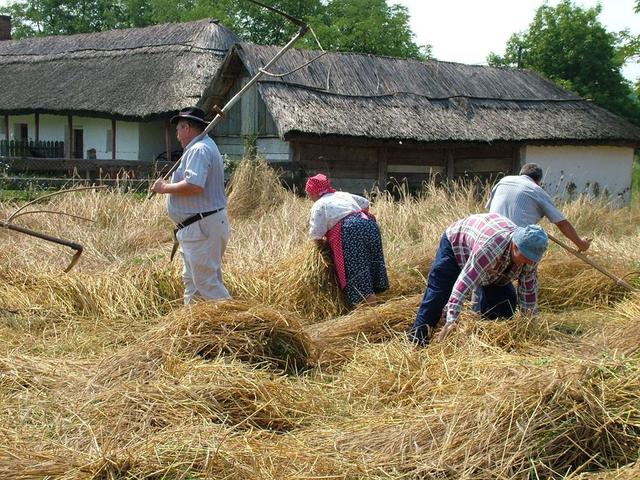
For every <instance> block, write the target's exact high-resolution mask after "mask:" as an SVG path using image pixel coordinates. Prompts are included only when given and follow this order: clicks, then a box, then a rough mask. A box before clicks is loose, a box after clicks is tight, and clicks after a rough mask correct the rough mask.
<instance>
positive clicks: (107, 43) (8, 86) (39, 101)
mask: <svg viewBox="0 0 640 480" xmlns="http://www.w3.org/2000/svg"><path fill="white" fill-rule="evenodd" d="M237 41H238V38H237V37H236V35H235V34H234V33H233V32H231V31H230V30H228V29H227V28H225V27H224V26H222V25H220V24H218V23H217V22H215V21H212V20H199V21H197V22H189V23H170V24H164V25H155V26H152V27H146V28H130V29H124V30H112V31H108V32H100V33H88V34H78V35H69V36H55V37H41V38H29V39H25V40H14V41H5V42H0V85H2V86H3V88H2V89H0V113H2V114H9V115H17V114H22V113H33V112H40V113H64V114H73V115H109V116H112V117H116V118H118V119H127V120H133V119H135V120H148V119H152V118H159V117H162V116H164V115H166V114H167V113H168V112H175V111H177V110H180V108H183V107H184V106H185V105H188V104H190V103H195V102H197V101H198V100H199V99H200V96H201V95H202V92H203V91H204V89H205V87H206V86H207V85H208V84H209V82H210V81H211V79H212V78H213V76H214V75H215V74H216V72H217V70H218V67H219V66H220V65H221V63H222V58H223V57H224V56H225V55H226V53H227V51H228V49H229V48H230V47H231V46H232V45H233V44H234V43H235V42H237Z"/></svg>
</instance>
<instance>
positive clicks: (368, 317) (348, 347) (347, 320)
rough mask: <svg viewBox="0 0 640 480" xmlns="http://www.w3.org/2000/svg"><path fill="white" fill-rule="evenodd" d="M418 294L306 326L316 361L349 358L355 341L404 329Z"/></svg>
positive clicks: (375, 339)
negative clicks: (314, 345)
mask: <svg viewBox="0 0 640 480" xmlns="http://www.w3.org/2000/svg"><path fill="white" fill-rule="evenodd" d="M420 298H421V296H418V295H415V296H412V297H408V298H398V299H395V300H390V301H388V302H386V303H384V304H382V305H378V306H375V307H370V306H367V305H361V306H359V307H358V308H356V309H355V310H354V311H353V312H351V313H350V314H348V315H345V316H343V317H338V318H335V319H332V320H326V321H324V322H321V323H318V324H315V325H310V326H308V327H306V329H305V331H306V332H307V334H308V335H309V337H310V338H311V339H312V340H313V341H314V342H315V344H316V348H317V355H318V362H319V363H321V364H324V365H327V364H339V363H341V362H342V361H344V360H346V359H348V358H350V357H351V356H352V354H353V352H354V350H355V348H356V346H357V344H358V341H359V340H364V341H367V342H381V341H384V340H388V339H390V338H392V337H394V336H395V335H396V334H398V333H403V332H406V331H407V330H408V329H409V327H410V326H411V325H412V323H413V321H414V320H415V315H416V310H417V308H418V305H419V304H420Z"/></svg>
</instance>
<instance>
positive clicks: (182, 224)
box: [151, 107, 231, 304]
mask: <svg viewBox="0 0 640 480" xmlns="http://www.w3.org/2000/svg"><path fill="white" fill-rule="evenodd" d="M204 117H205V115H204V112H203V111H202V110H201V109H199V108H197V107H188V108H184V109H182V110H180V113H178V114H177V115H175V116H174V117H173V118H172V119H171V123H173V124H175V125H176V135H177V137H178V141H179V142H180V144H181V145H182V148H183V149H184V154H183V156H182V159H181V161H180V166H179V167H178V168H177V169H176V171H175V172H174V173H173V175H172V177H171V182H166V181H164V180H163V179H159V180H157V181H156V182H155V183H154V184H153V186H152V187H151V191H152V192H155V193H166V194H168V200H167V211H168V214H169V217H170V218H171V220H173V222H174V223H175V224H176V229H175V234H176V239H177V241H178V242H179V243H180V247H181V248H180V249H181V251H182V257H183V259H184V270H183V280H184V286H185V288H184V303H185V304H191V303H194V302H195V301H197V300H198V299H204V300H217V299H224V298H231V297H230V295H229V292H228V291H227V289H226V288H225V286H224V284H223V283H222V256H223V254H224V251H225V248H226V246H227V242H228V240H229V220H228V218H227V211H226V206H227V197H226V195H225V192H224V166H223V163H222V157H221V155H220V152H219V150H218V147H217V145H216V144H215V142H214V141H213V140H212V139H211V137H209V136H208V135H205V137H204V138H202V139H201V140H197V138H196V137H198V136H199V135H200V134H201V133H202V132H203V131H204V129H205V127H206V126H207V124H208V122H207V121H206V120H205V118H204ZM172 256H173V254H172Z"/></svg>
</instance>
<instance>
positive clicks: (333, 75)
mask: <svg viewBox="0 0 640 480" xmlns="http://www.w3.org/2000/svg"><path fill="white" fill-rule="evenodd" d="M278 50H279V48H278V47H272V46H258V45H254V44H247V43H242V44H238V45H235V46H234V47H233V48H232V49H231V50H230V52H229V54H228V55H227V57H226V59H225V61H224V64H223V66H222V68H221V70H220V72H219V73H218V75H217V76H216V78H215V79H214V81H213V82H212V84H211V86H210V88H209V89H208V90H207V91H206V92H205V94H204V96H203V101H202V106H203V107H204V108H205V109H207V110H209V111H211V109H212V107H213V105H216V104H217V105H219V106H222V105H224V103H225V102H226V101H227V100H228V99H229V98H230V97H231V96H232V95H233V94H235V93H236V92H237V91H238V90H239V89H240V88H242V86H243V85H244V84H245V83H246V82H247V80H248V79H249V78H250V77H252V76H253V75H255V74H256V73H257V72H258V71H259V69H260V68H262V67H263V66H264V65H265V64H266V63H267V62H268V61H269V60H270V59H271V58H272V57H273V56H274V55H275V54H276V52H277V51H278ZM320 54H321V52H317V51H310V50H291V51H289V52H287V54H285V56H284V57H283V58H282V59H281V60H279V61H278V63H277V64H276V65H275V66H273V67H272V68H271V71H270V72H267V74H265V75H264V76H263V77H262V79H261V80H260V82H259V83H258V84H257V86H256V87H255V88H254V89H253V90H252V91H249V92H248V93H247V94H246V95H245V96H244V97H243V98H242V100H241V102H239V103H238V104H237V105H236V107H234V109H233V110H232V111H231V112H229V114H228V115H227V118H226V119H225V120H224V121H223V122H222V123H221V124H220V125H219V126H218V127H217V130H215V131H214V133H215V138H216V141H217V142H218V144H219V145H220V147H221V150H222V152H223V153H225V154H227V155H229V156H231V157H240V156H242V155H244V154H245V153H247V151H248V150H250V149H251V150H256V151H257V153H258V154H259V155H261V156H263V157H265V158H266V159H267V160H268V161H269V162H271V163H274V164H279V165H281V166H282V167H284V168H286V169H288V170H289V171H291V172H293V173H294V174H296V175H297V177H298V180H301V179H302V178H303V177H304V176H305V175H308V174H314V173H316V172H325V173H328V174H329V175H330V176H331V177H332V178H333V180H334V183H335V184H336V185H337V186H338V187H339V188H342V189H345V190H351V191H362V190H364V189H371V188H372V187H373V186H374V185H378V186H382V187H383V188H384V187H385V186H387V185H389V183H390V182H393V181H394V179H395V180H397V181H402V179H405V178H406V179H407V181H408V183H409V184H410V186H411V187H412V188H414V189H415V188H419V186H420V185H421V182H422V181H424V180H427V179H429V178H430V177H431V176H433V175H439V176H440V178H443V179H456V178H460V177H462V176H469V175H471V176H474V177H480V178H485V179H486V178H490V177H492V176H496V175H500V174H505V173H512V172H516V171H517V170H519V167H520V165H521V164H523V163H525V162H537V163H539V164H541V165H542V166H543V167H544V168H545V170H546V178H545V183H546V186H547V189H548V190H549V191H550V192H551V193H554V194H555V195H557V196H559V197H570V196H573V195H577V194H579V193H583V192H584V193H588V194H590V195H601V194H607V195H610V196H612V197H613V196H616V197H617V198H618V199H620V200H623V201H626V200H627V199H628V198H629V189H630V182H631V167H632V161H633V152H634V148H636V147H637V146H639V145H640V128H638V127H637V126H634V125H632V124H630V123H629V122H627V121H626V120H624V119H622V118H620V117H618V116H616V115H614V114H612V113H610V112H608V111H607V110H605V109H603V108H600V107H598V106H596V105H594V104H593V103H591V102H589V101H587V100H585V99H583V98H581V97H578V96H576V95H575V94H572V93H570V92H568V91H565V90H563V89H561V88H560V87H558V86H557V85H556V84H555V83H553V82H551V81H550V80H548V79H546V78H543V77H541V76H540V75H538V74H536V73H534V72H531V71H527V70H516V69H507V68H494V67H487V66H472V65H463V64H458V63H450V62H442V61H435V60H430V61H425V62H421V61H416V60H403V59H398V58H388V57H380V56H372V55H362V54H348V53H327V54H324V55H320Z"/></svg>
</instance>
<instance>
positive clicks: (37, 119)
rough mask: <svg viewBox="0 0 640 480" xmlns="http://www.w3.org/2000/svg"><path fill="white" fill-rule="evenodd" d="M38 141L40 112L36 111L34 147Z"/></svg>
mask: <svg viewBox="0 0 640 480" xmlns="http://www.w3.org/2000/svg"><path fill="white" fill-rule="evenodd" d="M39 141H40V114H39V113H36V147H37V143H38V142H39Z"/></svg>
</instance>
